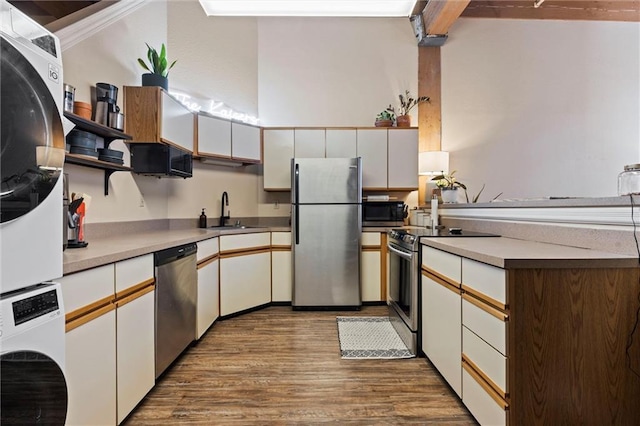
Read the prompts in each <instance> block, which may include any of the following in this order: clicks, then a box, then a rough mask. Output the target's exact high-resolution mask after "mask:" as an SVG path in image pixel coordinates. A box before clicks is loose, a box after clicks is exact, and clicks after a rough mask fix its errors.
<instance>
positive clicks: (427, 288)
mask: <svg viewBox="0 0 640 426" xmlns="http://www.w3.org/2000/svg"><path fill="white" fill-rule="evenodd" d="M421 298H422V300H421V302H422V304H421V306H422V319H421V321H422V342H421V343H422V351H423V352H424V353H425V355H427V357H428V358H429V360H430V361H431V362H432V363H433V365H434V366H435V367H436V368H437V369H438V371H439V372H440V374H442V376H443V377H444V378H445V380H446V381H447V382H448V383H449V385H450V386H451V388H452V389H453V390H454V391H455V392H456V393H457V394H458V396H460V397H462V366H461V365H460V357H461V354H462V342H461V337H460V328H461V326H462V322H461V318H462V307H461V304H460V289H459V288H458V287H456V286H455V285H452V284H451V283H449V282H447V281H445V280H443V279H441V278H439V277H435V276H433V275H431V274H429V273H427V272H425V271H423V272H422V296H421Z"/></svg>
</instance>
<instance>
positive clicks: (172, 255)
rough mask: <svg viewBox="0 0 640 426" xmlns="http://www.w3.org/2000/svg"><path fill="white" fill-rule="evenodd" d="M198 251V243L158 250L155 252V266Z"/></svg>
mask: <svg viewBox="0 0 640 426" xmlns="http://www.w3.org/2000/svg"><path fill="white" fill-rule="evenodd" d="M197 251H198V245H197V244H196V243H191V244H185V245H182V246H177V247H171V248H168V249H165V250H160V251H157V252H155V253H154V254H153V259H154V263H155V266H160V265H166V264H167V263H170V262H173V261H176V260H178V259H180V258H183V257H185V256H190V255H193V254H195V253H196V252H197Z"/></svg>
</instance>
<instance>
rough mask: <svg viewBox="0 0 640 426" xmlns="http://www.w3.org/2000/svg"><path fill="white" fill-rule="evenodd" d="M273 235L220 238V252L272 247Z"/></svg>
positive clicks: (268, 233) (240, 235)
mask: <svg viewBox="0 0 640 426" xmlns="http://www.w3.org/2000/svg"><path fill="white" fill-rule="evenodd" d="M270 246H271V233H270V232H261V233H259V234H238V235H222V236H220V251H222V252H226V251H238V250H245V249H252V248H261V247H270Z"/></svg>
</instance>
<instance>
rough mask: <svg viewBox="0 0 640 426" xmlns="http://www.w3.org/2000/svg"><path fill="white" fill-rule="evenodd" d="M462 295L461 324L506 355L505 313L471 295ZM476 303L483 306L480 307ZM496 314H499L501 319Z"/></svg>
mask: <svg viewBox="0 0 640 426" xmlns="http://www.w3.org/2000/svg"><path fill="white" fill-rule="evenodd" d="M462 297H463V299H462V325H464V326H465V327H467V328H468V329H469V330H471V331H473V332H474V333H475V334H477V335H478V336H480V338H481V339H482V340H484V341H485V342H487V343H488V344H490V345H491V346H493V347H494V348H495V349H496V350H498V351H499V352H500V353H501V354H502V355H505V356H506V355H507V349H506V348H507V343H506V341H507V336H506V334H507V324H506V322H505V319H506V315H505V314H502V313H501V312H499V311H498V310H496V309H493V308H491V307H490V306H488V305H486V306H485V305H484V304H483V303H482V302H478V301H476V300H475V299H473V297H471V296H468V295H466V294H464V295H463V296H462ZM478 305H481V306H483V307H482V308H480V307H479V306H478ZM494 314H495V315H494ZM498 316H501V317H502V319H501V318H498Z"/></svg>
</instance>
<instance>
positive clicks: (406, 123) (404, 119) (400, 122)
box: [396, 115, 411, 127]
mask: <svg viewBox="0 0 640 426" xmlns="http://www.w3.org/2000/svg"><path fill="white" fill-rule="evenodd" d="M396 123H397V126H398V127H411V116H410V115H399V116H397V117H396Z"/></svg>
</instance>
